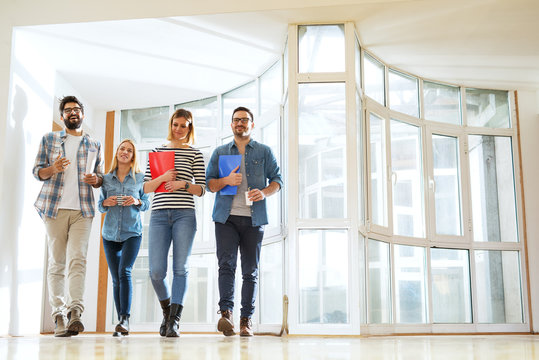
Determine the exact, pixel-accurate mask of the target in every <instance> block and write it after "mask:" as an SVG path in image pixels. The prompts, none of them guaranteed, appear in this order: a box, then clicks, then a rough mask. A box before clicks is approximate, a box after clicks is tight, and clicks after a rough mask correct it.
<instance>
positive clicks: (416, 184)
mask: <svg viewBox="0 0 539 360" xmlns="http://www.w3.org/2000/svg"><path fill="white" fill-rule="evenodd" d="M390 126H391V169H392V179H393V182H392V184H393V233H394V234H396V235H402V236H413V237H424V236H425V222H424V216H423V204H424V196H423V163H422V152H423V151H422V147H421V131H420V129H419V127H417V126H414V125H410V124H407V123H404V122H401V121H396V120H391V125H390Z"/></svg>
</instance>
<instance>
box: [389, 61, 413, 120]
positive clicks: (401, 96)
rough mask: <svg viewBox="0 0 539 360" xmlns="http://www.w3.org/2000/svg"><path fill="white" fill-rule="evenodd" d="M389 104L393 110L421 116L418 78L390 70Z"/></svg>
mask: <svg viewBox="0 0 539 360" xmlns="http://www.w3.org/2000/svg"><path fill="white" fill-rule="evenodd" d="M388 73H389V75H388V76H389V79H388V81H389V106H390V108H391V109H392V110H396V111H400V112H401V113H404V114H408V115H410V116H415V117H416V118H418V117H419V86H418V81H417V78H415V77H412V76H409V75H405V74H402V73H400V72H398V71H395V70H391V69H390V70H389V72H388Z"/></svg>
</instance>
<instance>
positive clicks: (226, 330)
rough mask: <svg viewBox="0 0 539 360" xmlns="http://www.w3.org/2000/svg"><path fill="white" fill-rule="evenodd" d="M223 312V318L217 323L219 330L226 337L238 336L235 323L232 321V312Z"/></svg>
mask: <svg viewBox="0 0 539 360" xmlns="http://www.w3.org/2000/svg"><path fill="white" fill-rule="evenodd" d="M220 312H221V318H220V319H219V322H218V323H217V330H218V331H221V332H222V333H223V334H224V335H225V336H233V335H236V333H235V332H234V322H233V320H232V311H230V310H224V311H222V310H221V311H220Z"/></svg>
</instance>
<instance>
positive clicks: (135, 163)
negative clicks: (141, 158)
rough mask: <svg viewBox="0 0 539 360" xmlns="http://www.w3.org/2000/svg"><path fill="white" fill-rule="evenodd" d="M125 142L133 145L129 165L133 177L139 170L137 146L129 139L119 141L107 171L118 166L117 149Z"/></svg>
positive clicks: (110, 171) (111, 170) (112, 170)
mask: <svg viewBox="0 0 539 360" xmlns="http://www.w3.org/2000/svg"><path fill="white" fill-rule="evenodd" d="M126 142H127V143H130V144H131V146H133V158H132V159H131V166H130V167H131V172H132V173H133V177H135V174H136V173H139V172H141V171H140V168H139V165H138V160H137V147H136V146H135V143H134V142H133V140H131V139H124V140H122V142H120V144H119V145H118V147H117V148H116V151H115V153H114V157H113V158H112V165H111V166H110V170H109V173H112V172H114V170H116V169H117V168H118V150H120V146H122V144H123V143H126Z"/></svg>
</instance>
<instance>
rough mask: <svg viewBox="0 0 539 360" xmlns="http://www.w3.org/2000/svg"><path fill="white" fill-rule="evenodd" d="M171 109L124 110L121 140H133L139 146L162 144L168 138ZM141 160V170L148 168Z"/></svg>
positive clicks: (159, 107) (160, 107) (165, 107)
mask: <svg viewBox="0 0 539 360" xmlns="http://www.w3.org/2000/svg"><path fill="white" fill-rule="evenodd" d="M169 118H170V115H169V107H168V106H158V107H153V108H147V109H133V110H122V112H121V125H120V138H121V139H122V140H123V139H131V140H133V141H134V142H135V144H137V147H139V144H142V143H150V144H161V143H162V142H163V141H165V139H166V138H167V134H168V119H169ZM141 160H142V159H139V161H140V165H141V168H142V169H144V168H145V166H146V163H145V162H142V161H141Z"/></svg>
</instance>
